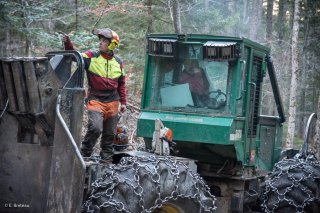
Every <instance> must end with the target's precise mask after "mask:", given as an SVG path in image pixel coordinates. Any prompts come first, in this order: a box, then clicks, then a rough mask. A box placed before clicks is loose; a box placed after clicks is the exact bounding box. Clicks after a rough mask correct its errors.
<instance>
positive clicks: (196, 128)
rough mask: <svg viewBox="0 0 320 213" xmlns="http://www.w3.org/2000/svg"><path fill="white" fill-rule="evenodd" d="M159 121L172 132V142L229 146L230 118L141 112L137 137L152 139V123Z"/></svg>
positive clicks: (231, 120)
mask: <svg viewBox="0 0 320 213" xmlns="http://www.w3.org/2000/svg"><path fill="white" fill-rule="evenodd" d="M156 119H160V120H161V121H162V122H163V124H164V125H165V126H166V127H168V128H170V129H171V130H172V132H173V140H175V141H190V142H198V143H210V144H224V145H227V144H230V141H229V137H230V129H231V126H232V125H233V120H234V119H233V118H231V117H209V116H199V115H185V114H171V113H164V112H161V113H157V112H141V114H140V117H139V119H138V129H137V134H138V136H139V137H147V138H152V134H153V131H154V121H155V120H156Z"/></svg>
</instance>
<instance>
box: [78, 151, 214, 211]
mask: <svg viewBox="0 0 320 213" xmlns="http://www.w3.org/2000/svg"><path fill="white" fill-rule="evenodd" d="M97 171H99V172H97V174H98V175H97V177H96V180H95V181H94V182H93V183H92V185H91V190H90V193H89V195H88V198H87V200H86V202H85V203H84V204H83V212H108V213H113V212H132V213H137V212H153V213H157V212H161V213H164V212H170V213H171V212H172V213H182V212H185V213H186V212H213V211H214V210H215V208H216V207H215V198H214V196H213V195H211V193H210V189H209V188H208V186H207V185H206V184H205V182H204V181H203V180H202V178H201V177H200V176H199V175H198V174H194V173H192V172H191V171H190V170H189V168H188V167H187V166H185V165H184V164H183V163H181V162H180V161H176V160H175V158H172V157H154V156H152V157H127V158H123V159H122V160H121V161H120V163H119V164H117V165H111V166H103V165H100V168H98V169H97Z"/></svg>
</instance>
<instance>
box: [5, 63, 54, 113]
mask: <svg viewBox="0 0 320 213" xmlns="http://www.w3.org/2000/svg"><path fill="white" fill-rule="evenodd" d="M0 60H1V64H0V94H1V96H0V110H2V111H3V110H5V106H6V102H7V100H8V101H9V106H8V111H10V112H12V113H15V114H26V113H31V114H39V113H42V111H43V109H42V103H41V98H40V94H39V89H38V81H37V76H39V75H40V73H41V72H43V71H44V70H46V69H47V66H48V63H47V62H48V59H47V58H45V57H38V58H1V59H0Z"/></svg>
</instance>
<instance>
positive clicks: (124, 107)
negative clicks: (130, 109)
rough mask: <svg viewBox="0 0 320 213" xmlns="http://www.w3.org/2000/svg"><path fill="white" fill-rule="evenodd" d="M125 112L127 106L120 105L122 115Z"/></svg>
mask: <svg viewBox="0 0 320 213" xmlns="http://www.w3.org/2000/svg"><path fill="white" fill-rule="evenodd" d="M126 110H127V106H126V105H125V104H121V106H120V112H122V113H124V112H125V111H126Z"/></svg>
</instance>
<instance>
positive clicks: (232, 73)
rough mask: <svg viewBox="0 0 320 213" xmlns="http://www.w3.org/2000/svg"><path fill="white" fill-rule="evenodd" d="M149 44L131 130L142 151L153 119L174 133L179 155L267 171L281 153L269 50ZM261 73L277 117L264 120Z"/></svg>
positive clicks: (166, 41)
mask: <svg viewBox="0 0 320 213" xmlns="http://www.w3.org/2000/svg"><path fill="white" fill-rule="evenodd" d="M147 39H148V44H147V49H146V51H147V52H146V66H145V73H144V85H143V92H142V100H141V113H140V117H139V119H138V125H137V135H138V136H140V137H143V138H144V139H145V141H146V146H147V148H150V141H151V139H152V137H153V131H154V121H155V120H156V119H160V120H161V121H163V123H164V125H165V126H167V127H169V128H170V129H172V131H173V140H174V141H176V142H177V144H178V145H177V147H178V149H179V156H181V157H187V158H192V159H196V160H197V161H198V162H204V163H210V164H211V165H217V168H220V167H221V165H223V164H225V162H233V163H232V164H233V165H245V166H249V167H252V166H253V165H257V166H258V167H261V168H263V169H266V170H270V169H272V167H273V165H274V163H275V162H276V161H277V159H278V157H277V156H278V155H279V152H280V148H281V130H280V129H281V123H282V122H283V121H284V117H283V113H282V112H283V110H282V104H281V100H280V96H279V91H278V88H277V83H276V79H275V76H274V70H273V65H272V63H270V61H269V63H268V60H269V58H268V56H269V52H270V50H269V48H268V47H265V46H263V45H260V44H258V43H255V42H252V41H250V40H247V39H243V38H234V37H222V36H210V35H192V34H189V35H149V36H147ZM267 68H268V69H267ZM267 70H268V73H269V77H270V78H269V79H270V81H268V82H271V84H272V85H271V86H270V88H271V87H272V91H271V92H269V94H271V95H272V98H275V101H274V102H275V103H276V106H277V108H278V112H280V113H278V114H279V116H277V115H272V116H263V115H262V113H263V109H262V106H263V105H264V104H263V97H266V96H265V95H263V86H264V81H263V79H264V77H266V75H267V73H266V71H267ZM273 96H274V97H273ZM279 109H280V110H279ZM279 117H280V119H279ZM148 144H149V145H148ZM212 156H215V157H212ZM219 166H220V167H219Z"/></svg>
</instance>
